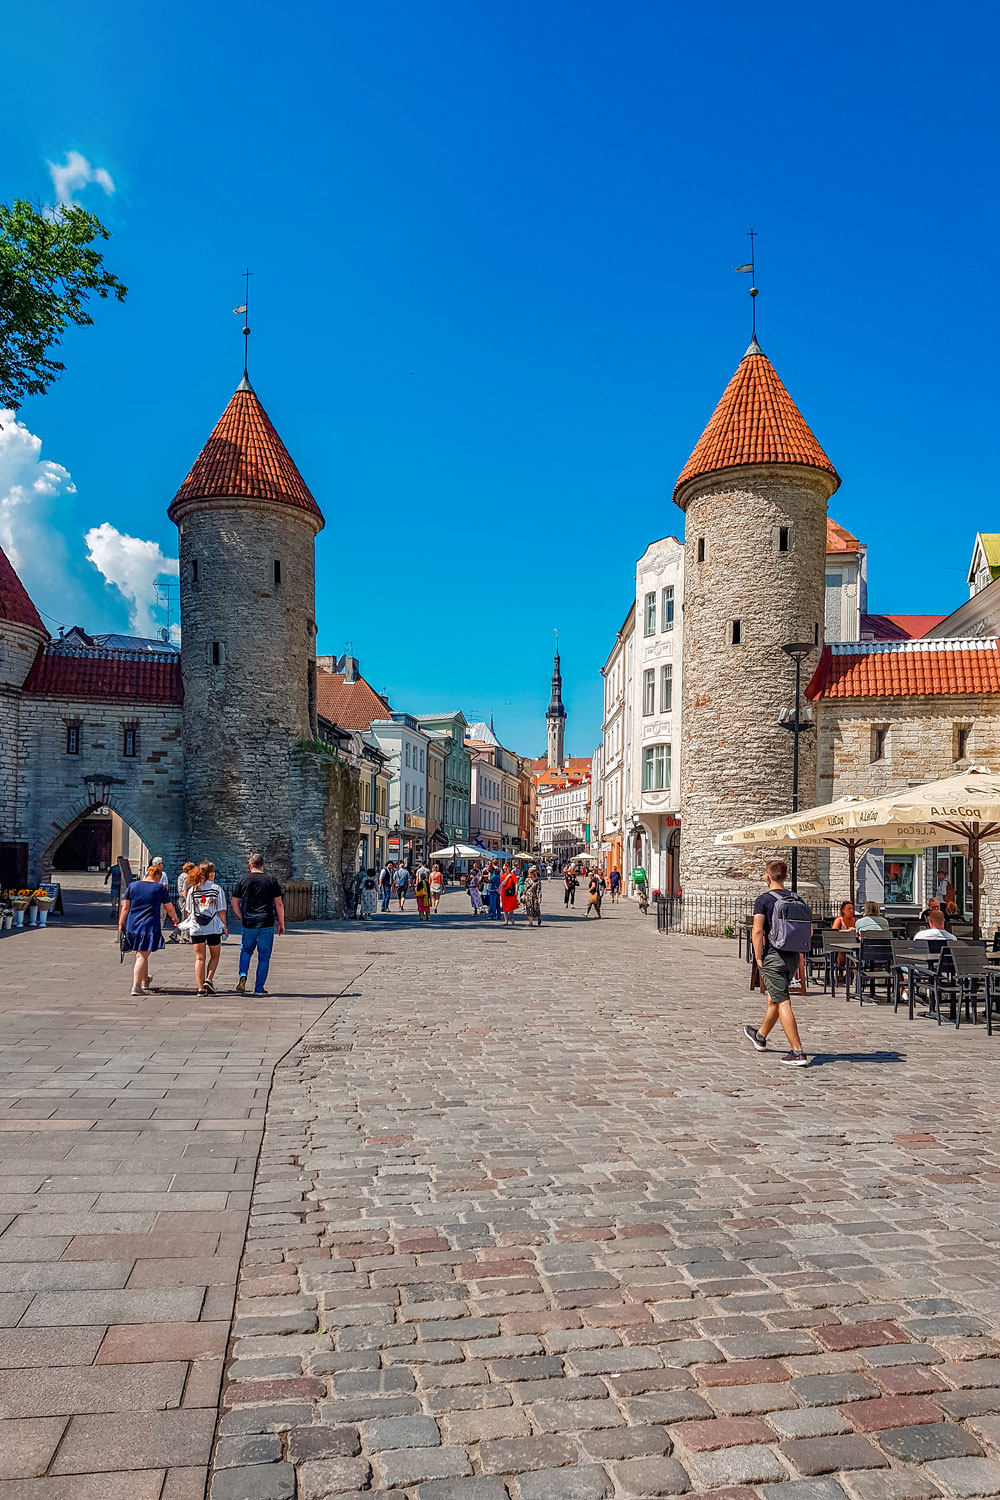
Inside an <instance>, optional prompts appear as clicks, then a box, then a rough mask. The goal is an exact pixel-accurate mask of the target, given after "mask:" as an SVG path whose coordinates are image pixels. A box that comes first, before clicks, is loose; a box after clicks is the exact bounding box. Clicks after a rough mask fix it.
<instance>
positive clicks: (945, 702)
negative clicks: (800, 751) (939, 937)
mask: <svg viewBox="0 0 1000 1500" xmlns="http://www.w3.org/2000/svg"><path fill="white" fill-rule="evenodd" d="M817 710H818V711H817V724H818V738H819V764H818V800H819V801H820V802H832V801H833V799H834V798H835V797H881V796H883V795H884V794H885V793H887V792H896V791H905V790H906V789H907V788H908V787H910V786H911V785H912V784H913V783H914V782H922V781H935V780H937V779H938V778H939V777H943V776H957V775H959V774H960V773H961V772H962V771H967V770H969V769H970V768H971V767H972V766H988V767H989V769H990V770H998V769H1000V700H995V699H991V698H989V697H986V696H976V697H968V698H965V697H959V696H958V695H955V696H951V695H948V696H942V697H912V698H861V699H854V700H839V699H836V698H833V699H829V700H828V701H826V702H824V703H820V704H818V705H817ZM958 725H968V726H970V727H971V734H970V735H969V742H968V747H967V749H968V753H967V755H966V756H965V758H964V759H963V760H956V759H955V749H956V735H955V729H956V726H958ZM876 728H887V729H888V731H889V733H888V736H887V738H886V743H885V754H884V756H883V757H882V758H881V759H879V760H875V761H873V760H872V736H873V731H874V730H875V729H876ZM959 842H960V840H956V839H955V838H954V837H952V836H950V835H948V834H947V833H944V832H942V834H941V844H942V845H947V844H952V843H959ZM982 853H983V859H982V864H983V883H982V894H983V931H984V933H986V932H987V929H989V930H992V928H993V927H994V926H996V925H997V923H998V922H1000V845H997V844H984V845H983V846H982ZM823 862H824V864H826V865H827V867H828V869H829V875H828V888H829V892H830V895H831V896H840V895H841V894H843V895H845V896H846V893H847V889H848V861H847V854H846V852H843V851H841V850H839V849H834V850H831V851H830V853H829V855H827V856H824V861H823ZM931 894H933V892H931Z"/></svg>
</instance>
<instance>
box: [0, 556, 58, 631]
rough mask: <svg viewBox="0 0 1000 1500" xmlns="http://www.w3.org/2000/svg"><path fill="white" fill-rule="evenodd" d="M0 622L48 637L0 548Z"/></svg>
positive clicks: (21, 584)
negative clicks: (7, 622)
mask: <svg viewBox="0 0 1000 1500" xmlns="http://www.w3.org/2000/svg"><path fill="white" fill-rule="evenodd" d="M0 620H11V621H13V622H14V623H15V624H18V625H30V626H32V628H33V629H35V630H40V631H41V633H42V635H48V631H47V630H46V629H45V626H44V625H43V624H42V617H41V615H40V614H39V613H38V610H37V609H36V608H35V606H34V605H33V604H32V602H31V600H30V599H29V598H28V591H27V589H26V588H25V586H24V584H23V583H22V582H21V580H20V578H18V576H17V574H16V573H15V572H14V565H13V563H12V562H11V560H10V558H9V557H8V556H7V554H6V553H5V552H4V551H3V549H2V548H0Z"/></svg>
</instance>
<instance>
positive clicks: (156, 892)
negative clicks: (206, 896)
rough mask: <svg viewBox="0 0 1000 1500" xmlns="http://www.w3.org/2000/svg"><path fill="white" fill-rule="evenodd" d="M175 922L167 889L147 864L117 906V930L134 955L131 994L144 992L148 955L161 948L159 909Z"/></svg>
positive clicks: (145, 990) (148, 990) (147, 982)
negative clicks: (144, 872)
mask: <svg viewBox="0 0 1000 1500" xmlns="http://www.w3.org/2000/svg"><path fill="white" fill-rule="evenodd" d="M161 911H165V912H166V914H167V916H168V917H169V918H170V920H171V922H173V924H174V926H175V927H176V925H177V912H176V911H175V910H174V906H173V903H172V902H171V900H170V892H169V891H168V890H167V888H166V886H165V885H164V884H163V883H162V881H161V880H160V877H159V874H158V872H157V867H156V866H155V865H150V867H149V869H148V870H147V871H146V878H145V879H144V880H132V881H130V882H129V884H128V885H127V886H126V887H125V896H124V899H123V900H122V904H121V906H120V907H119V909H118V931H119V932H120V933H123V934H124V937H125V942H124V947H125V948H127V949H128V951H129V952H130V953H134V954H135V963H134V964H133V966H132V994H133V995H148V994H149V993H150V987H149V955H150V954H151V953H157V952H158V951H159V950H160V949H161V948H162V947H163V932H162V930H161V918H160V912H161Z"/></svg>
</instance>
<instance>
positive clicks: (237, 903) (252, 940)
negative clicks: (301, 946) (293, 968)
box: [233, 854, 285, 995]
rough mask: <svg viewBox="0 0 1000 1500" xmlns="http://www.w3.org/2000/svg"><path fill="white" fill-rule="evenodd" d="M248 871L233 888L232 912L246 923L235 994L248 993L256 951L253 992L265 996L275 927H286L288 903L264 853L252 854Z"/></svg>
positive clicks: (282, 930) (280, 930) (281, 928)
mask: <svg viewBox="0 0 1000 1500" xmlns="http://www.w3.org/2000/svg"><path fill="white" fill-rule="evenodd" d="M249 863H250V869H249V873H248V874H246V875H244V876H243V879H242V880H241V881H240V882H239V884H238V885H237V887H236V889H235V890H234V891H233V912H234V914H235V916H236V918H237V920H238V921H239V922H241V923H242V924H243V940H242V943H241V946H240V977H239V979H237V981H236V993H237V994H238V995H245V994H246V989H247V976H248V975H249V973H250V959H251V958H252V956H253V954H254V951H255V950H256V953H257V977H256V979H255V981H254V994H255V995H266V994H267V991H266V990H265V988H264V981H265V980H266V979H267V971H268V968H269V967H270V964H271V949H272V947H273V946H274V930H275V926H277V929H278V933H279V934H281V933H283V932H284V930H285V903H284V901H283V899H282V891H281V886H280V885H279V884H278V882H277V881H276V880H275V878H274V876H273V875H266V874H265V873H264V856H263V854H251V856H250V862H249Z"/></svg>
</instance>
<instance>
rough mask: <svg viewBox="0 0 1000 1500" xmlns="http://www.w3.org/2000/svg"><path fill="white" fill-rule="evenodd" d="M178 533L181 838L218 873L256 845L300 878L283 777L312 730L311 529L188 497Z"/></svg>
mask: <svg viewBox="0 0 1000 1500" xmlns="http://www.w3.org/2000/svg"><path fill="white" fill-rule="evenodd" d="M178 525H179V531H180V595H181V627H182V636H181V640H182V645H181V652H182V656H181V662H182V671H183V680H184V740H185V747H186V755H185V778H184V793H185V804H186V833H187V841H188V843H189V845H190V846H191V847H194V845H195V844H197V845H198V847H199V848H200V849H201V850H203V851H204V852H205V853H208V854H210V856H211V857H212V858H214V859H215V861H216V863H217V864H218V865H219V866H220V867H221V866H223V865H225V866H227V867H228V866H229V865H231V864H232V863H233V862H234V859H235V863H236V865H237V866H241V865H242V862H243V859H244V858H245V855H246V853H247V852H249V851H250V850H251V849H258V850H260V852H261V853H263V855H264V857H265V859H266V860H267V862H268V864H269V865H270V867H271V868H272V869H273V870H274V871H275V873H276V874H277V875H278V877H279V879H286V880H287V879H292V878H299V877H303V878H304V871H303V870H300V869H299V868H298V861H297V858H296V849H295V842H294V839H293V836H292V825H293V816H294V810H293V806H292V799H291V776H292V761H293V756H294V753H295V751H296V748H297V746H298V744H299V742H300V741H303V740H307V741H308V740H312V739H313V738H314V737H315V732H316V730H315V673H316V656H315V651H316V624H315V575H314V541H315V534H316V527H317V522H316V521H315V520H314V519H313V518H312V517H311V516H309V514H308V513H307V512H304V511H299V510H296V509H295V508H294V507H292V506H288V505H277V504H270V503H268V502H265V501H255V500H248V499H245V498H241V499H231V500H225V499H219V500H215V499H212V500H197V501H194V502H192V503H191V504H190V505H188V506H186V507H185V508H184V509H183V510H182V512H181V514H180V516H179V522H178ZM276 561H277V562H278V563H280V570H281V577H280V582H278V581H276V579H275V562H276ZM195 563H197V577H195V567H194V565H195ZM216 644H217V645H218V654H219V655H220V658H221V659H220V661H219V662H218V664H216V663H215V662H214V650H215V647H216Z"/></svg>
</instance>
